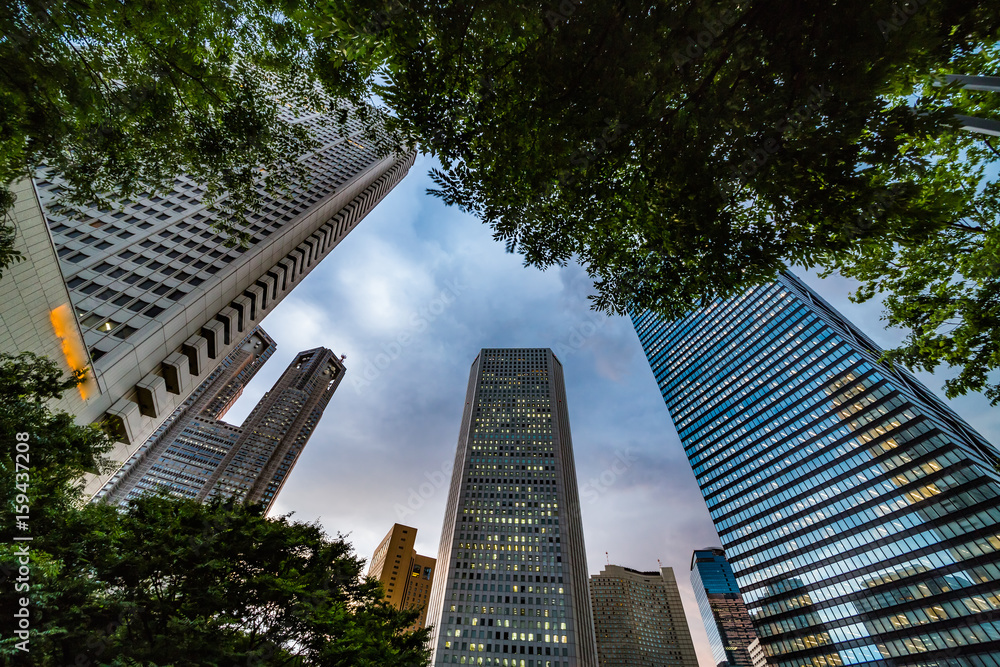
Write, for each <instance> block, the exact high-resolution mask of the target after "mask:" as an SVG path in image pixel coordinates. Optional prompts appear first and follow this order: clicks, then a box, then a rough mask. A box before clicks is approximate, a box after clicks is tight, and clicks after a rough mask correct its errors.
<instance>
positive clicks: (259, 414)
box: [95, 328, 345, 509]
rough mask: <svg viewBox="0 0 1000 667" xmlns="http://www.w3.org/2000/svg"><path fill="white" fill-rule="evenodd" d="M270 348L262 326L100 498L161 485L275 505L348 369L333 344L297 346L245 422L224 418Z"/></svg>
mask: <svg viewBox="0 0 1000 667" xmlns="http://www.w3.org/2000/svg"><path fill="white" fill-rule="evenodd" d="M273 351H274V342H273V341H272V340H271V339H270V337H268V336H267V334H265V333H264V332H263V330H261V329H260V328H257V329H256V330H255V331H254V333H253V334H252V335H250V336H249V337H247V338H246V339H245V340H244V342H243V345H242V346H241V347H240V348H238V349H237V350H234V351H233V352H232V353H231V354H230V355H229V356H228V357H227V359H226V360H225V362H224V363H223V364H222V366H221V367H220V368H219V369H218V370H217V371H216V372H215V373H213V374H212V376H210V377H209V379H208V380H207V381H206V382H205V383H203V384H202V386H201V387H199V389H198V390H197V391H196V392H195V393H194V395H193V396H192V397H191V398H190V399H189V400H188V401H187V402H186V403H185V404H184V405H183V406H182V407H181V408H180V409H179V410H178V411H177V412H176V413H175V414H174V415H172V416H171V418H170V419H169V420H167V421H166V422H165V423H164V424H163V425H162V426H161V427H160V428H159V429H158V430H157V432H156V433H155V434H154V435H153V437H151V438H150V439H149V441H148V442H146V443H145V444H144V445H143V447H142V448H141V449H140V451H139V452H137V453H136V455H135V456H133V457H132V458H131V459H130V460H129V461H128V462H127V463H126V465H125V466H123V467H122V469H121V470H120V471H119V472H118V473H116V475H115V476H114V477H113V478H112V479H111V480H110V481H109V482H107V483H106V484H105V485H104V487H103V488H102V489H101V491H100V492H99V493H98V494H97V496H96V497H95V499H101V500H102V501H104V502H108V503H114V504H121V503H125V502H127V501H129V500H130V499H132V498H134V497H136V496H137V495H139V494H141V493H145V492H148V491H151V490H155V489H158V488H163V489H166V490H167V491H169V492H171V493H173V494H175V495H178V496H181V497H186V498H194V499H197V500H202V501H204V500H207V499H209V498H214V497H217V496H222V497H227V498H236V499H238V500H242V501H246V502H255V503H256V502H260V503H264V505H265V506H266V507H267V508H268V509H270V508H271V506H272V505H273V504H274V500H275V497H276V496H277V494H278V492H279V491H280V490H281V487H282V485H283V484H284V482H285V479H286V478H287V476H288V474H289V473H290V472H291V470H292V467H293V466H294V465H295V462H296V460H298V457H299V454H301V453H302V449H303V448H304V447H305V445H306V442H308V440H309V436H310V435H311V434H312V432H313V431H314V430H315V428H316V425H317V424H318V423H319V420H320V417H322V415H323V410H324V409H325V408H326V406H327V403H329V401H330V397H331V396H332V395H333V392H334V391H336V389H337V387H338V386H339V384H340V382H341V380H342V379H343V376H344V372H345V368H344V365H343V362H342V361H341V360H340V359H337V358H336V357H335V356H334V354H333V352H331V351H330V350H327V349H325V348H316V349H313V350H306V351H305V352H300V353H299V354H298V355H296V357H295V359H294V360H293V361H292V363H291V364H290V365H289V366H288V368H287V369H286V370H285V372H284V373H283V374H282V375H281V377H280V378H279V379H278V381H277V382H276V383H275V384H274V386H273V387H272V388H271V390H270V391H269V392H267V393H266V394H264V397H263V398H261V400H260V401H259V402H258V403H257V405H256V407H254V409H253V411H252V412H251V413H250V415H249V416H248V417H247V418H246V420H245V421H244V422H243V425H242V426H233V425H232V424H227V423H226V422H224V421H221V419H220V417H221V416H222V415H223V414H224V413H225V411H226V410H228V409H229V407H230V406H231V405H232V403H233V402H234V401H235V398H236V397H237V396H238V395H239V393H240V392H242V390H243V387H244V386H245V385H246V383H247V382H248V381H249V379H250V378H251V377H253V375H254V374H255V373H256V372H257V370H259V369H260V367H261V366H262V365H263V363H264V362H265V361H266V360H267V358H268V357H269V356H270V355H271V353H272V352H273Z"/></svg>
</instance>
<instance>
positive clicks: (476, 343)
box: [227, 158, 1000, 667]
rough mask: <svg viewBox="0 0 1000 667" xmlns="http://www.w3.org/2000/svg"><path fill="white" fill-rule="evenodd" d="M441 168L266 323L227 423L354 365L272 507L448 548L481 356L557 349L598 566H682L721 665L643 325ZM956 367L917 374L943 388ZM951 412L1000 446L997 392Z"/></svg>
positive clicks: (694, 502) (364, 547)
mask: <svg viewBox="0 0 1000 667" xmlns="http://www.w3.org/2000/svg"><path fill="white" fill-rule="evenodd" d="M430 167H431V163H430V161H429V160H428V159H425V158H420V159H418V161H417V164H416V165H415V166H414V167H413V169H411V170H410V174H409V176H407V178H406V179H405V180H404V181H403V182H402V183H401V184H400V185H399V186H397V187H396V189H395V190H394V191H393V192H392V193H390V194H389V196H388V197H387V198H386V199H385V200H384V201H383V202H382V203H381V204H380V205H379V206H378V207H377V208H376V209H375V211H373V212H372V213H371V214H370V215H369V216H368V217H367V218H366V219H365V220H364V221H363V222H362V223H360V224H359V226H358V227H357V229H355V230H354V231H353V232H351V234H350V235H349V236H348V237H347V238H346V239H345V240H344V241H343V242H342V243H341V244H340V246H339V247H337V248H336V249H335V250H334V251H333V253H331V255H330V256H329V257H328V258H327V259H325V260H324V261H323V263H322V264H320V265H319V266H318V267H317V268H315V269H314V270H313V272H312V274H311V275H309V276H308V277H307V278H306V279H305V280H304V281H303V283H302V284H300V285H299V286H298V287H297V288H296V289H295V291H294V292H293V293H292V294H291V295H289V296H288V297H286V298H285V300H284V301H283V302H282V303H281V304H280V305H279V306H278V307H277V308H276V309H275V310H274V312H272V313H271V314H270V315H269V316H268V317H267V319H266V320H264V323H263V326H264V328H265V329H266V330H267V331H268V333H270V334H271V336H273V337H274V339H275V340H276V341H277V344H278V350H277V352H276V353H275V355H274V356H273V357H272V359H271V360H270V361H269V363H268V364H267V366H265V368H264V369H263V370H262V371H261V372H260V373H259V374H258V376H257V377H256V378H255V379H254V380H253V382H252V383H251V385H250V386H249V387H248V388H247V390H246V391H245V392H244V394H243V397H242V398H241V399H240V401H239V402H238V403H237V404H236V406H235V407H234V408H233V409H232V410H231V411H230V413H229V414H228V415H227V421H230V422H233V423H240V422H241V421H242V420H243V418H244V417H245V416H246V415H247V414H248V413H249V411H250V409H251V408H252V407H253V405H254V404H255V403H256V402H257V400H259V398H260V396H261V395H262V394H263V393H264V392H265V391H266V390H267V389H268V388H270V386H271V385H272V384H273V382H274V381H275V380H276V379H277V378H278V376H279V375H280V374H281V372H282V371H283V370H284V368H285V366H286V365H287V364H288V363H289V361H290V360H291V358H292V357H293V356H294V355H295V353H296V352H298V351H300V350H305V349H308V348H312V347H317V346H325V347H329V348H331V349H332V350H334V351H335V352H337V353H338V354H345V355H347V360H346V362H345V363H346V365H347V369H348V373H347V376H346V377H345V379H344V382H343V383H342V384H341V386H340V388H339V389H338V391H337V394H336V395H335V396H334V397H333V400H332V401H331V402H330V405H329V407H328V408H327V410H326V413H325V415H324V417H323V420H322V421H321V422H320V425H319V428H318V429H317V431H316V432H315V434H314V435H313V437H312V439H311V440H310V442H309V445H308V446H307V447H306V449H305V451H304V452H303V454H302V456H301V457H300V459H299V461H298V463H297V465H296V467H295V469H294V471H293V472H292V474H291V476H290V478H289V479H288V481H287V483H286V484H285V487H284V489H283V490H282V492H281V495H280V496H279V498H278V501H277V504H276V511H277V512H278V513H287V512H294V513H295V517H296V518H297V519H299V520H305V521H314V520H319V521H320V522H321V523H322V525H323V526H324V527H325V528H326V530H327V532H328V533H330V534H336V533H338V532H339V533H343V534H345V535H347V536H348V537H349V539H350V541H351V542H352V543H353V544H354V547H355V550H356V551H357V553H358V554H360V555H361V556H363V557H364V558H366V559H368V558H370V557H371V554H372V552H373V551H374V549H375V547H376V546H377V545H378V543H379V541H380V540H381V538H382V537H383V536H384V535H385V533H386V532H387V531H388V530H389V528H390V527H391V526H392V524H393V523H394V522H400V523H405V524H408V525H411V526H414V527H416V528H417V529H418V531H419V533H418V536H417V545H416V546H417V550H418V551H419V552H420V553H424V554H427V555H431V556H436V555H437V550H438V541H439V539H440V535H441V524H442V521H443V520H444V504H445V500H446V496H447V481H446V480H447V479H449V478H450V469H451V462H452V459H453V457H454V454H455V447H456V443H457V438H458V429H459V420H460V419H461V415H462V406H463V403H464V400H465V399H464V395H465V388H466V382H467V381H468V376H469V368H470V366H471V364H472V361H473V359H475V357H476V355H477V353H478V352H479V350H480V349H481V348H483V347H522V346H523V347H551V348H552V349H553V350H554V351H555V352H556V355H557V356H558V357H559V358H560V360H561V361H562V363H563V366H564V369H565V374H566V386H567V390H566V391H567V394H568V402H569V410H570V422H571V428H572V433H573V444H574V451H575V453H576V465H577V475H578V477H579V480H580V485H581V498H582V507H583V521H584V531H585V535H586V542H587V560H588V563H589V567H590V572H591V573H597V572H599V571H600V569H601V568H602V566H603V565H604V564H605V562H606V559H610V562H611V563H614V564H620V565H625V566H628V567H633V568H637V569H643V570H650V569H655V568H656V567H657V561H660V562H661V563H662V564H663V565H664V566H670V567H673V568H674V571H675V573H676V575H677V579H678V582H679V584H680V587H681V593H682V596H683V597H684V604H685V611H686V612H687V615H688V622H689V624H690V626H691V631H692V634H693V636H694V640H695V645H696V647H697V648H698V654H699V659H700V661H701V665H702V666H703V667H712V666H713V665H714V661H712V659H711V651H710V650H709V648H708V641H707V639H706V636H705V630H704V628H703V626H702V623H701V620H700V616H699V615H698V610H697V604H696V603H695V601H694V594H693V592H692V590H691V584H690V580H689V563H690V558H691V552H692V550H693V549H695V548H701V547H706V546H713V545H718V537H717V535H716V533H715V529H714V528H713V526H712V523H711V521H710V519H709V516H708V512H707V511H706V509H705V505H704V502H703V501H702V499H701V496H700V494H699V491H698V487H697V485H696V484H695V480H694V475H693V474H692V473H691V469H690V468H689V467H688V465H687V461H686V459H685V458H684V454H683V450H682V449H681V446H680V443H679V441H678V438H677V434H676V433H675V431H674V428H673V425H672V424H671V422H670V417H669V415H668V413H667V410H666V407H665V406H664V404H663V401H662V399H661V398H660V395H659V391H658V389H657V387H656V383H655V381H654V379H653V375H652V372H651V371H650V369H649V365H648V364H647V363H646V359H645V356H644V355H643V352H642V348H641V346H640V345H639V340H638V338H637V337H636V334H635V331H634V330H633V329H632V326H631V324H630V322H629V321H628V320H626V319H624V318H607V317H604V316H601V315H598V314H596V313H594V312H593V311H591V310H590V306H589V302H588V299H587V295H588V294H590V293H591V285H590V283H589V281H588V280H587V276H586V273H585V272H584V271H583V270H582V269H581V268H580V267H578V266H568V267H566V268H553V269H550V270H548V271H544V272H542V271H538V270H535V269H528V268H525V267H523V266H522V263H521V260H520V258H519V257H518V256H516V255H510V254H507V253H506V252H505V251H504V248H503V246H502V245H501V244H498V243H496V242H494V241H493V239H492V237H491V233H490V230H489V229H488V228H487V227H486V226H485V225H483V224H481V223H480V222H478V221H477V220H476V219H474V218H471V217H470V216H467V215H465V214H463V213H461V212H460V211H458V210H456V209H454V208H447V207H445V206H443V205H442V204H441V203H440V202H439V201H438V200H437V199H435V198H432V197H430V196H428V195H426V194H425V190H426V188H427V187H429V185H430V180H429V179H428V178H427V176H426V173H427V171H428V170H429V168H430ZM799 275H800V276H802V277H803V278H806V280H807V282H809V283H810V285H812V286H813V287H814V288H815V289H817V290H818V291H819V292H820V293H821V294H822V295H823V296H824V297H825V298H826V299H828V300H829V301H830V302H832V303H833V305H834V306H836V307H837V308H838V309H840V310H841V311H842V312H843V313H844V314H846V315H847V316H848V317H849V318H851V319H852V320H853V321H854V322H855V323H857V324H858V325H860V326H861V327H862V328H863V329H864V330H865V332H866V333H867V334H868V335H869V336H871V337H872V338H874V339H875V341H876V342H878V343H880V344H882V345H893V344H894V343H895V342H896V341H898V340H899V338H900V336H899V334H898V333H895V332H887V331H884V330H883V328H882V323H881V322H880V321H879V320H880V308H879V306H878V305H877V304H867V305H864V306H857V305H854V304H851V303H850V302H849V301H848V299H847V295H848V294H849V292H850V285H849V284H848V283H847V282H846V281H844V280H840V279H828V280H820V279H818V278H816V277H815V276H810V275H808V274H805V273H802V272H799ZM945 377H946V376H945V375H937V376H929V375H922V376H921V378H922V379H923V380H924V381H925V382H926V383H927V384H928V385H929V386H930V387H931V388H932V389H934V390H936V391H938V392H939V393H940V386H941V385H942V384H943V382H944V379H945ZM952 405H953V407H954V408H955V409H956V410H957V411H958V412H959V414H961V415H962V416H963V417H964V418H965V419H966V420H967V421H969V422H970V423H971V424H972V425H973V426H974V427H976V428H978V429H979V430H980V431H981V432H982V433H983V434H984V435H985V436H986V437H987V438H988V439H989V440H991V441H993V442H1000V411H997V410H991V409H990V408H989V404H988V403H987V401H986V400H985V399H983V398H982V397H980V396H974V397H967V398H963V399H960V400H957V401H953V402H952ZM621 461H623V462H625V463H626V467H625V470H624V472H620V473H619V472H616V471H621V470H622V469H623V466H622V464H621V463H620V462H621ZM605 554H607V555H605Z"/></svg>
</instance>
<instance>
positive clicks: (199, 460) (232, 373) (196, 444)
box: [93, 326, 277, 505]
mask: <svg viewBox="0 0 1000 667" xmlns="http://www.w3.org/2000/svg"><path fill="white" fill-rule="evenodd" d="M275 349H277V345H276V344H275V342H274V340H273V339H272V338H271V337H270V336H269V335H268V334H267V332H265V331H264V329H262V328H261V327H260V326H256V327H254V329H253V331H252V332H251V333H250V335H249V336H246V337H245V338H243V340H242V341H241V344H240V346H239V347H237V348H235V349H234V350H233V351H232V352H230V353H229V354H228V355H226V358H225V359H223V361H222V363H221V364H219V366H218V367H217V368H216V369H215V370H214V371H212V373H211V374H209V376H208V377H207V378H205V381H204V382H202V383H201V384H200V385H199V386H198V388H197V389H195V390H194V391H193V392H192V393H191V396H189V397H188V399H187V400H186V401H184V403H183V404H181V406H180V407H178V408H177V409H176V410H174V413H173V414H172V415H170V417H168V418H167V420H166V421H164V422H163V423H162V424H161V425H160V427H159V428H157V429H156V431H155V432H154V433H153V435H151V436H150V437H149V438H148V439H147V440H146V442H144V443H143V444H142V445H141V446H140V447H139V448H138V449H137V450H136V452H135V453H134V454H133V455H132V456H131V457H130V458H129V459H128V461H126V462H125V463H124V465H122V466H121V468H119V469H118V471H117V472H115V474H114V475H113V476H112V477H111V479H109V480H108V481H107V482H106V483H105V484H104V487H103V488H102V489H101V490H100V491H99V492H98V493H97V494H96V495H95V496H94V498H93V500H94V501H98V500H101V501H104V502H108V503H113V504H116V505H117V504H121V503H124V502H127V501H129V500H131V499H132V498H134V497H136V496H137V495H139V494H141V493H144V492H146V491H152V490H154V489H157V488H161V487H163V488H166V489H169V490H170V492H171V493H174V494H176V495H179V496H183V497H186V498H194V497H196V496H197V495H198V493H199V492H200V491H201V489H202V488H203V487H204V486H205V484H206V483H207V482H208V478H209V477H210V476H211V474H212V472H214V470H215V468H216V467H217V466H218V464H219V462H220V461H221V460H222V454H223V452H224V451H225V450H224V449H221V448H219V447H218V446H216V444H215V443H217V442H218V440H219V439H220V438H221V439H223V440H225V441H226V442H227V445H226V448H227V449H228V447H231V446H232V445H233V444H235V442H236V438H237V437H238V435H239V429H238V428H237V427H234V426H231V425H229V424H226V423H225V422H222V421H221V420H222V418H223V417H224V416H225V414H226V412H227V411H228V410H229V408H230V407H231V406H232V404H233V403H235V402H236V399H237V398H239V396H240V395H241V394H242V393H243V388H244V387H245V386H246V385H247V384H248V383H249V382H250V380H251V379H253V377H254V376H255V375H256V374H257V371H258V370H260V369H261V367H263V365H264V363H265V362H266V361H267V360H268V359H270V358H271V355H272V354H274V351H275Z"/></svg>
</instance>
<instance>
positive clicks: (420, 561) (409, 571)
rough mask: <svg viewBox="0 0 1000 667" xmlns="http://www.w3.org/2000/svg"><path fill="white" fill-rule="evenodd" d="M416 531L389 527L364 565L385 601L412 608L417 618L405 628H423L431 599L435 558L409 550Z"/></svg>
mask: <svg viewBox="0 0 1000 667" xmlns="http://www.w3.org/2000/svg"><path fill="white" fill-rule="evenodd" d="M416 540H417V529H416V528H413V527H411V526H404V525H403V524H401V523H396V524H393V526H392V530H390V531H389V533H388V534H387V535H386V536H385V538H384V539H383V540H382V542H381V543H379V545H378V548H377V549H375V554H374V555H373V556H372V560H371V564H370V565H369V566H368V576H369V577H375V578H376V579H378V580H379V581H380V582H382V588H384V589H385V598H386V600H387V601H388V602H389V604H391V605H392V606H393V607H395V608H396V609H416V610H418V611H420V617H419V618H418V619H417V620H416V621H415V622H414V623H413V625H412V626H411V627H410V628H409V629H411V630H417V629H419V628H422V627H424V626H425V625H427V602H428V600H429V599H430V596H431V583H432V582H433V581H434V565H435V563H436V562H437V561H436V559H434V558H431V557H430V556H422V555H420V554H418V553H417V550H416V549H414V548H413V544H414V542H416Z"/></svg>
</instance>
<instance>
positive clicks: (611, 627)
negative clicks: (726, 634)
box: [590, 565, 698, 667]
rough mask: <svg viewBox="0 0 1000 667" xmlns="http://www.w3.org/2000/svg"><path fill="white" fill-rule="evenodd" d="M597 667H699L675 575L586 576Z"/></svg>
mask: <svg viewBox="0 0 1000 667" xmlns="http://www.w3.org/2000/svg"><path fill="white" fill-rule="evenodd" d="M590 600H591V605H592V606H593V609H594V630H595V632H596V634H597V659H598V664H599V665H600V667H698V656H697V655H696V654H695V649H694V642H693V641H692V639H691V631H690V629H689V628H688V623H687V617H686V616H685V615H684V605H683V603H682V602H681V594H680V591H679V589H678V588H677V580H676V579H675V578H674V571H673V570H672V569H671V568H669V567H662V568H660V570H659V571H653V572H640V571H639V570H633V569H631V568H627V567H622V566H620V565H607V566H605V568H604V569H603V570H602V571H601V573H600V574H595V575H593V576H591V577H590Z"/></svg>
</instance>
